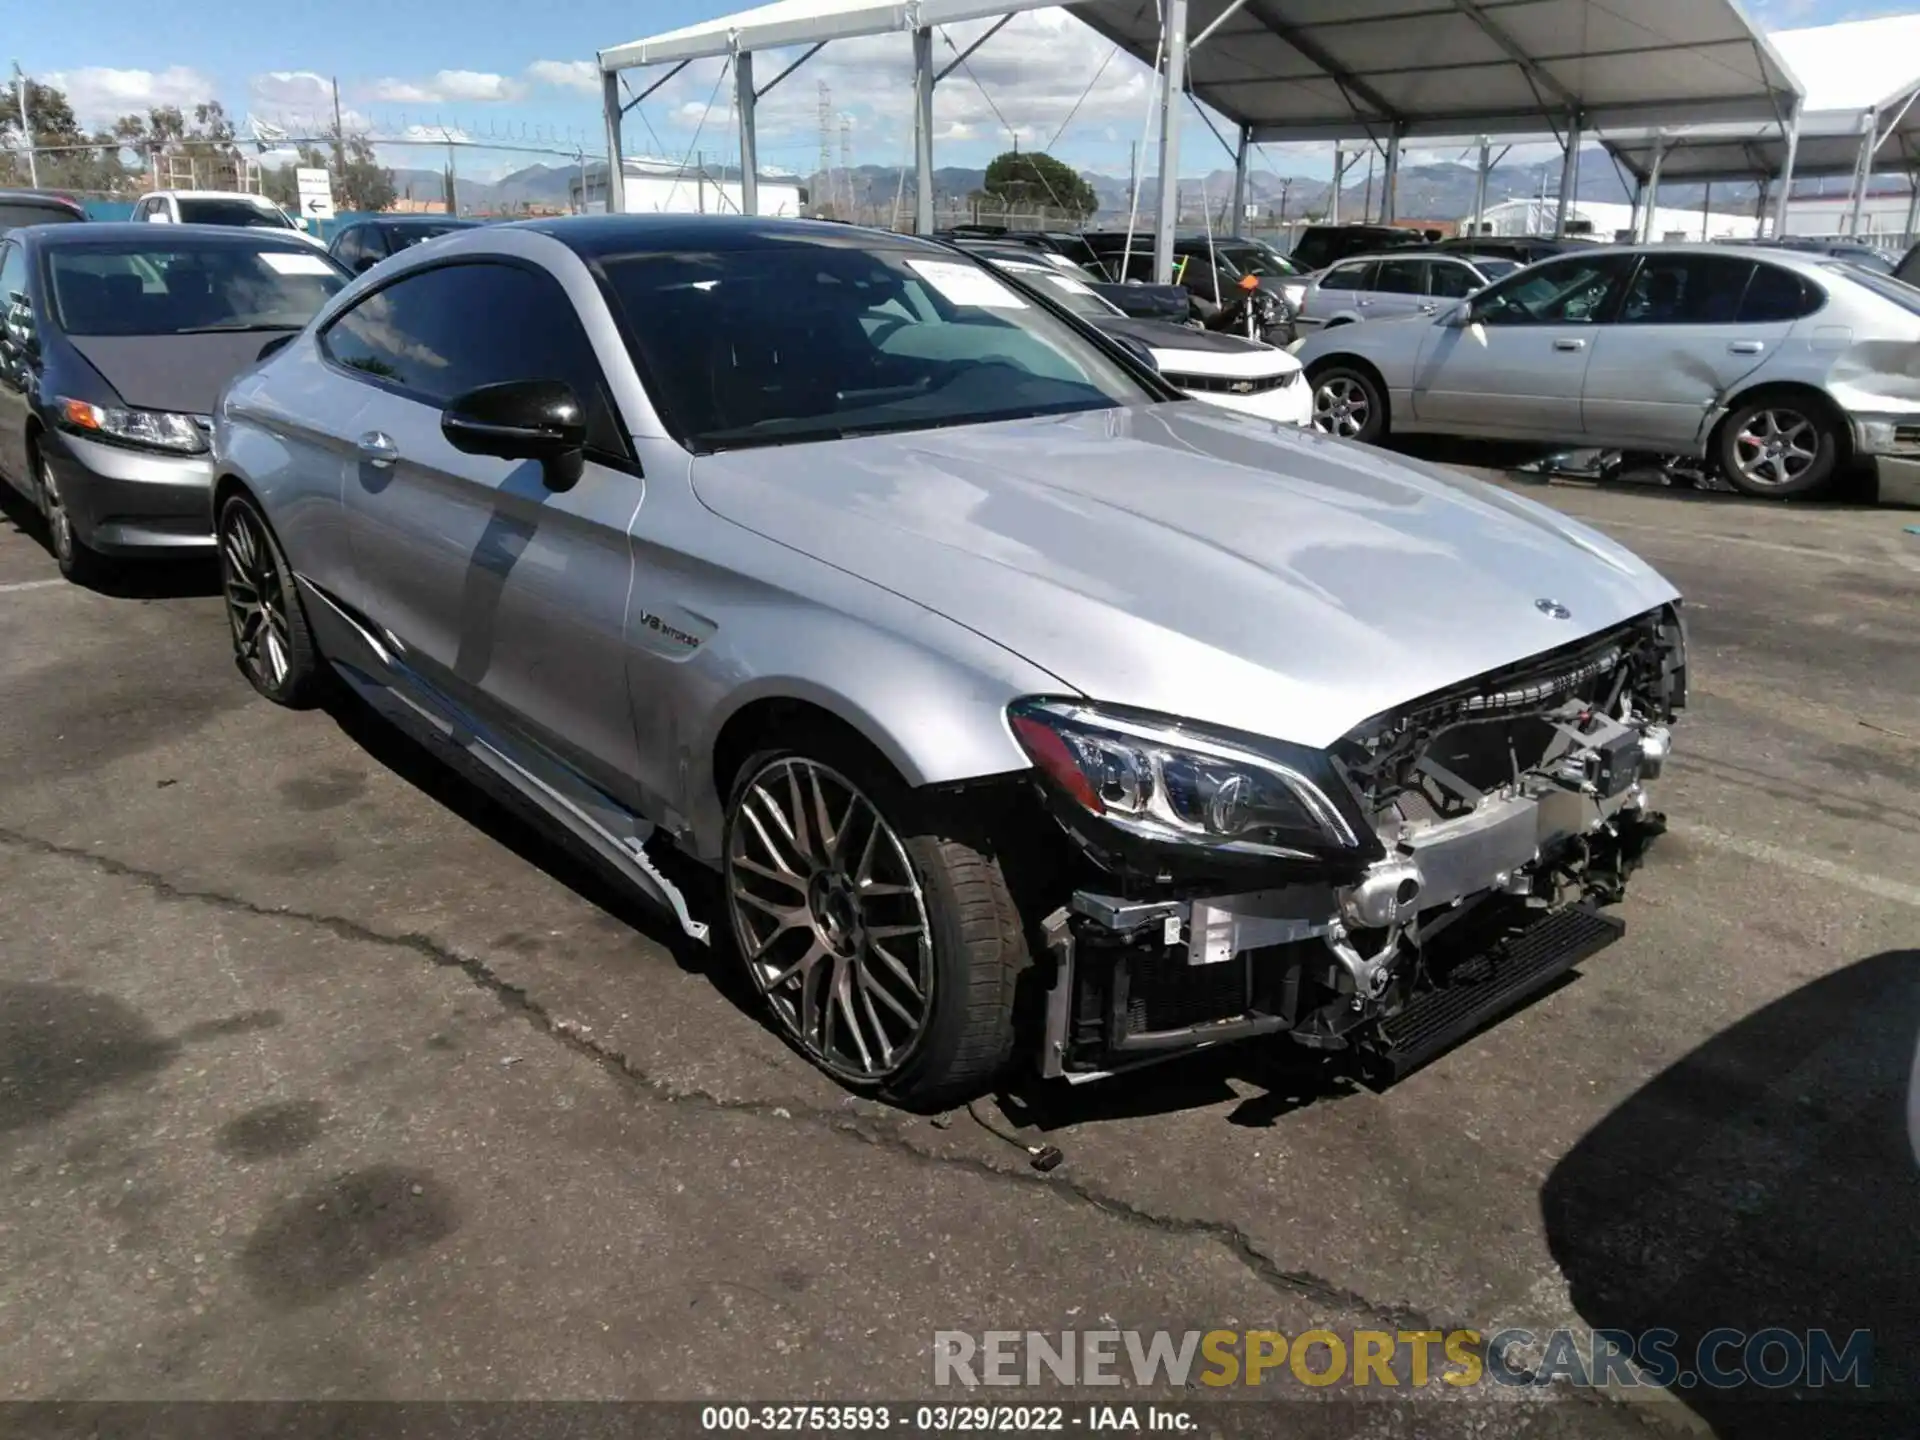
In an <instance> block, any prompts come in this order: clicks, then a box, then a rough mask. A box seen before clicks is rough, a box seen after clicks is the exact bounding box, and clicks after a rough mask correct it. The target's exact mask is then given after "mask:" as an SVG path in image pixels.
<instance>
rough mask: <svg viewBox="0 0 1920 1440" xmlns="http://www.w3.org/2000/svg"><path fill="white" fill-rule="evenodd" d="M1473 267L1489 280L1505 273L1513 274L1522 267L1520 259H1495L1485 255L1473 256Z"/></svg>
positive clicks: (1498, 277) (1496, 278)
mask: <svg viewBox="0 0 1920 1440" xmlns="http://www.w3.org/2000/svg"><path fill="white" fill-rule="evenodd" d="M1473 268H1474V269H1476V270H1478V271H1479V272H1480V273H1481V274H1482V275H1484V276H1486V277H1487V279H1489V280H1498V279H1500V278H1501V276H1503V275H1511V274H1512V273H1513V272H1514V271H1516V270H1518V269H1519V268H1520V262H1519V261H1518V260H1494V259H1491V258H1489V257H1487V256H1485V255H1476V256H1474V257H1473Z"/></svg>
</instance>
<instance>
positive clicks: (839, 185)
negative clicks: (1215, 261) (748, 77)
mask: <svg viewBox="0 0 1920 1440" xmlns="http://www.w3.org/2000/svg"><path fill="white" fill-rule="evenodd" d="M1359 172H1360V178H1358V179H1357V180H1356V179H1352V178H1351V177H1352V175H1353V173H1354V172H1352V171H1349V172H1348V174H1349V177H1350V178H1349V183H1348V184H1347V185H1346V186H1345V187H1344V188H1343V189H1342V190H1341V193H1340V213H1341V215H1342V217H1343V218H1346V219H1353V220H1357V219H1359V218H1360V217H1361V215H1362V214H1363V213H1364V210H1365V208H1366V206H1367V204H1368V202H1369V200H1370V199H1371V201H1372V203H1373V205H1374V207H1375V208H1376V209H1377V207H1378V200H1379V195H1378V186H1379V170H1378V168H1377V167H1376V169H1375V172H1374V181H1373V186H1372V188H1371V190H1370V188H1369V186H1368V183H1367V180H1366V174H1365V166H1364V165H1362V166H1361V167H1359ZM576 173H577V171H576V169H575V167H574V166H571V165H529V166H526V167H525V168H524V169H520V170H515V171H514V172H512V173H511V174H509V175H503V176H501V177H500V178H499V179H498V180H491V181H487V180H470V179H467V178H466V177H465V176H462V175H460V174H459V173H458V167H457V165H456V170H455V183H456V185H457V187H458V190H459V199H460V208H461V209H462V210H463V211H468V212H471V213H474V214H499V213H503V212H512V211H516V210H520V209H522V208H524V207H526V206H535V207H552V208H562V207H564V206H565V205H566V204H567V191H568V186H569V184H570V183H571V182H572V180H573V178H574V176H575V175H576ZM1084 173H1085V177H1086V179H1087V181H1088V183H1089V184H1091V185H1092V186H1093V190H1094V194H1095V195H1097V196H1098V197H1099V201H1100V209H1101V212H1102V213H1103V214H1107V215H1114V214H1119V215H1124V214H1125V213H1126V210H1127V180H1126V177H1125V176H1113V175H1103V174H1099V173H1097V172H1094V171H1087V172H1084ZM985 180H986V172H985V171H984V170H973V169H967V168H964V167H959V166H941V167H940V168H938V169H936V170H935V171H934V172H933V186H934V193H935V195H936V196H937V197H939V201H940V208H941V210H942V212H943V213H945V212H950V211H951V210H952V209H953V207H955V206H957V205H961V204H964V202H965V201H966V199H967V197H969V196H971V195H972V194H974V193H975V192H976V191H978V190H979V189H980V187H981V186H982V185H983V184H984V183H985ZM393 183H394V186H395V188H396V189H398V191H399V192H400V194H401V196H402V197H403V198H404V197H409V196H410V197H411V198H413V199H417V200H437V199H439V198H440V195H441V188H442V180H441V176H440V172H439V171H437V170H395V171H394V172H393ZM805 183H806V184H807V185H808V187H809V192H810V194H812V195H814V196H815V197H819V198H825V197H826V196H828V195H829V194H830V193H831V194H837V195H840V196H845V195H846V194H847V193H848V190H849V188H851V191H852V195H853V198H854V202H855V205H856V207H857V208H859V209H861V210H870V209H879V210H882V211H884V210H885V209H886V208H887V207H888V206H890V205H891V204H892V203H893V201H894V199H895V197H896V196H904V198H905V200H906V203H907V204H909V205H910V204H911V203H912V195H913V172H912V171H911V170H910V169H908V170H905V171H904V172H903V170H902V169H901V167H899V166H892V165H856V166H854V167H853V168H852V169H851V170H835V171H834V172H833V174H832V176H831V186H829V184H828V177H826V176H823V175H812V176H809V177H808V178H807V181H806V182H805ZM1543 186H1544V193H1545V194H1546V195H1547V197H1548V198H1549V199H1551V198H1552V197H1554V196H1556V195H1558V194H1559V189H1560V166H1559V164H1558V162H1549V163H1546V164H1541V165H1497V166H1495V167H1494V168H1493V170H1492V172H1491V173H1490V174H1489V176H1488V180H1487V203H1488V204H1490V205H1491V204H1497V203H1498V202H1500V201H1502V200H1505V199H1508V198H1510V197H1515V196H1518V197H1526V196H1537V195H1540V194H1542V193H1543ZM1247 187H1248V190H1249V192H1250V193H1249V195H1248V200H1249V202H1250V203H1253V204H1258V205H1262V206H1265V207H1267V209H1268V211H1269V215H1270V217H1272V218H1277V217H1278V215H1279V213H1280V206H1281V204H1282V200H1283V197H1284V201H1285V205H1286V215H1287V218H1288V219H1296V218H1299V217H1301V216H1304V215H1317V214H1322V213H1324V212H1325V209H1326V202H1327V195H1328V190H1329V188H1330V187H1329V186H1328V184H1327V182H1326V181H1324V180H1313V179H1308V178H1306V177H1303V176H1281V175H1276V174H1274V173H1273V172H1272V171H1271V170H1269V169H1266V168H1264V167H1256V168H1255V169H1254V170H1253V171H1252V172H1251V173H1250V174H1249V176H1248V177H1247ZM1473 188H1474V167H1473V166H1472V165H1468V164H1439V165H1410V166H1404V167H1402V169H1401V171H1400V192H1399V207H1398V208H1399V214H1400V217H1401V218H1402V219H1404V220H1416V219H1422V220H1458V219H1460V218H1461V217H1463V216H1466V215H1469V214H1471V213H1472V210H1473ZM1157 192H1158V186H1157V185H1156V184H1155V182H1154V180H1153V179H1152V178H1150V177H1149V178H1147V179H1146V180H1144V181H1143V182H1142V184H1141V187H1140V206H1141V210H1142V212H1143V213H1146V212H1150V211H1151V210H1152V208H1153V206H1154V205H1155V204H1156V203H1157V201H1158V193H1157ZM1232 194H1233V172H1232V171H1230V170H1214V171H1212V172H1210V173H1209V174H1207V175H1204V176H1201V175H1193V176H1183V177H1181V180H1180V201H1181V209H1182V211H1183V213H1184V214H1185V215H1186V216H1187V217H1188V218H1190V219H1198V218H1199V217H1200V215H1201V213H1202V199H1201V197H1202V196H1203V195H1204V196H1205V198H1206V202H1207V208H1210V209H1211V210H1212V211H1213V213H1214V214H1215V215H1216V216H1219V215H1224V214H1225V211H1226V208H1227V206H1228V205H1230V204H1231V199H1232ZM1579 198H1580V199H1582V200H1590V201H1614V202H1618V203H1623V204H1624V203H1626V202H1628V201H1631V200H1632V198H1633V194H1632V191H1631V190H1629V189H1628V188H1627V186H1626V185H1625V184H1624V183H1623V182H1622V180H1621V176H1620V172H1619V171H1617V170H1616V169H1615V168H1614V166H1613V163H1612V162H1611V161H1610V160H1609V159H1608V158H1607V155H1606V152H1605V151H1603V150H1600V149H1599V148H1597V147H1592V148H1588V149H1585V150H1583V151H1581V154H1580V186H1579ZM1705 198H1706V196H1705V192H1704V190H1703V189H1702V187H1700V186H1698V185H1664V186H1662V187H1661V190H1660V203H1661V204H1662V205H1667V206H1674V207H1690V206H1698V205H1699V204H1701V203H1702V201H1703V200H1704V199H1705ZM1757 198H1758V194H1757V191H1756V188H1755V187H1754V186H1752V185H1750V184H1742V185H1715V186H1714V187H1713V204H1714V208H1715V209H1716V210H1729V211H1733V210H1751V209H1752V207H1753V205H1754V203H1755V201H1756V200H1757Z"/></svg>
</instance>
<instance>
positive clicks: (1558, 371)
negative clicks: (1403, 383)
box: [1413, 252, 1636, 440]
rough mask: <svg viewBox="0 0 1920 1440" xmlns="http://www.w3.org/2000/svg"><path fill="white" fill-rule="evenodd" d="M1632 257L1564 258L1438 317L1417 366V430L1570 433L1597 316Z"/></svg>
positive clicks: (1557, 436)
mask: <svg viewBox="0 0 1920 1440" xmlns="http://www.w3.org/2000/svg"><path fill="white" fill-rule="evenodd" d="M1635 258H1636V257H1635V256H1634V255H1632V254H1620V253H1617V252H1596V253H1595V254H1592V255H1580V256H1568V257H1566V258H1564V259H1560V260H1553V261H1549V262H1547V263H1545V264H1542V265H1536V266H1534V267H1532V268H1530V269H1527V270H1521V271H1518V272H1516V273H1515V274H1513V275H1510V276H1508V277H1507V278H1506V279H1505V280H1502V281H1500V282H1499V283H1498V284H1495V285H1490V286H1488V287H1487V288H1486V289H1485V290H1483V291H1481V292H1480V294H1478V295H1476V296H1475V297H1474V298H1473V299H1471V300H1469V301H1466V302H1464V304H1463V305H1462V306H1459V307H1455V309H1454V310H1452V311H1450V312H1447V313H1444V314H1437V315H1436V316H1435V320H1434V323H1433V324H1432V325H1431V326H1429V327H1427V328H1426V330H1425V333H1424V335H1423V337H1422V339H1421V342H1420V356H1419V360H1418V361H1417V363H1416V364H1415V366H1414V376H1413V410H1414V415H1415V417H1416V419H1417V421H1418V422H1419V424H1420V427H1421V428H1422V429H1435V430H1444V431H1447V432H1449V433H1452V434H1465V435H1492V436H1500V437H1505V438H1514V437H1519V438H1526V439H1545V440H1577V439H1579V438H1580V437H1581V435H1582V433H1583V431H1582V427H1581V415H1580V394H1581V388H1582V386H1583V384H1584V383H1585V380H1586V372H1587V361H1588V359H1589V358H1590V357H1591V354H1592V347H1593V340H1594V337H1595V335H1597V334H1598V333H1599V329H1600V322H1601V320H1602V319H1603V318H1604V317H1605V316H1606V315H1608V314H1610V313H1611V311H1612V309H1613V307H1614V306H1615V305H1616V304H1617V303H1618V301H1619V298H1620V292H1621V290H1622V289H1623V288H1624V287H1625V284H1626V280H1627V277H1628V275H1629V274H1631V272H1632V269H1633V266H1634V262H1635Z"/></svg>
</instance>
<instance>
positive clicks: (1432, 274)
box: [1427, 260, 1479, 300]
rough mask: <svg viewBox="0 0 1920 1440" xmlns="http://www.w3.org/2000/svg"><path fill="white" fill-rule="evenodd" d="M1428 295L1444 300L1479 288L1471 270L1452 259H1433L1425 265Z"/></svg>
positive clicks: (1462, 295) (1457, 297)
mask: <svg viewBox="0 0 1920 1440" xmlns="http://www.w3.org/2000/svg"><path fill="white" fill-rule="evenodd" d="M1427 275H1428V289H1427V293H1428V294H1429V295H1438V296H1439V297H1441V298H1442V299H1444V300H1459V299H1461V298H1463V297H1464V296H1467V295H1470V294H1472V293H1473V292H1474V290H1476V289H1478V288H1479V282H1478V281H1477V280H1476V279H1475V277H1474V273H1473V271H1471V270H1469V269H1468V268H1467V267H1466V266H1464V265H1461V264H1457V263H1456V262H1454V261H1452V260H1434V261H1431V262H1430V263H1429V264H1428V266H1427Z"/></svg>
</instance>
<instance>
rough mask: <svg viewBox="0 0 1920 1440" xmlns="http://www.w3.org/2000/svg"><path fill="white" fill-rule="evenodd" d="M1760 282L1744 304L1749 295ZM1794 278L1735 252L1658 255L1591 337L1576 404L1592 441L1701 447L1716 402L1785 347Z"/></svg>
mask: <svg viewBox="0 0 1920 1440" xmlns="http://www.w3.org/2000/svg"><path fill="white" fill-rule="evenodd" d="M1756 284H1757V286H1758V289H1757V291H1755V293H1754V294H1753V296H1752V300H1753V303H1752V304H1751V305H1748V303H1747V301H1748V292H1749V290H1750V289H1753V287H1754V286H1755V285H1756ZM1799 286H1800V277H1799V276H1797V275H1795V274H1794V273H1793V272H1792V271H1789V270H1785V269H1782V268H1780V267H1779V266H1775V265H1766V264H1756V262H1754V261H1753V260H1750V259H1747V258H1746V257H1745V256H1739V255H1712V254H1704V253H1701V252H1698V251H1664V252H1663V251H1656V252H1654V253H1652V254H1649V255H1647V256H1645V257H1643V258H1642V260H1641V262H1640V267H1639V269H1638V270H1636V271H1635V272H1634V275H1633V278H1632V280H1631V281H1629V282H1628V285H1627V288H1626V294H1625V298H1624V299H1623V300H1622V301H1621V303H1620V308H1619V312H1618V313H1617V314H1616V315H1615V316H1614V317H1613V319H1612V320H1611V321H1610V322H1609V323H1607V324H1605V325H1602V326H1601V327H1600V329H1599V333H1598V334H1596V335H1595V336H1594V341H1593V354H1592V357H1591V358H1590V359H1589V360H1588V362H1587V378H1586V389H1585V393H1584V394H1583V396H1582V399H1581V408H1582V411H1583V413H1584V415H1585V418H1586V433H1587V435H1588V436H1589V437H1591V438H1592V439H1594V441H1595V442H1596V443H1599V444H1605V445H1619V446H1623V447H1632V448H1635V449H1646V450H1654V451H1658V452H1661V453H1664V454H1673V453H1681V454H1684V453H1689V452H1692V451H1695V450H1697V449H1698V448H1699V447H1700V445H1701V443H1702V439H1703V437H1702V431H1703V429H1704V426H1705V422H1706V419H1707V417H1708V416H1709V415H1710V414H1711V413H1712V411H1713V409H1714V407H1715V406H1716V405H1717V404H1718V403H1719V401H1720V398H1721V397H1722V396H1723V395H1725V394H1726V393H1727V392H1728V391H1730V390H1731V389H1732V388H1733V387H1734V386H1735V385H1737V384H1738V383H1739V382H1740V381H1741V380H1742V379H1743V378H1745V377H1746V376H1747V375H1750V374H1752V373H1753V371H1754V370H1755V369H1757V368H1758V367H1759V366H1760V365H1762V364H1763V363H1765V361H1766V358H1767V357H1768V356H1769V355H1771V354H1772V353H1773V351H1774V350H1775V349H1776V348H1777V347H1778V346H1780V345H1781V344H1782V343H1784V342H1785V340H1786V338H1787V332H1788V331H1789V330H1791V329H1792V328H1793V320H1794V317H1795V316H1796V315H1798V314H1800V313H1802V310H1801V305H1800V290H1799Z"/></svg>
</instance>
